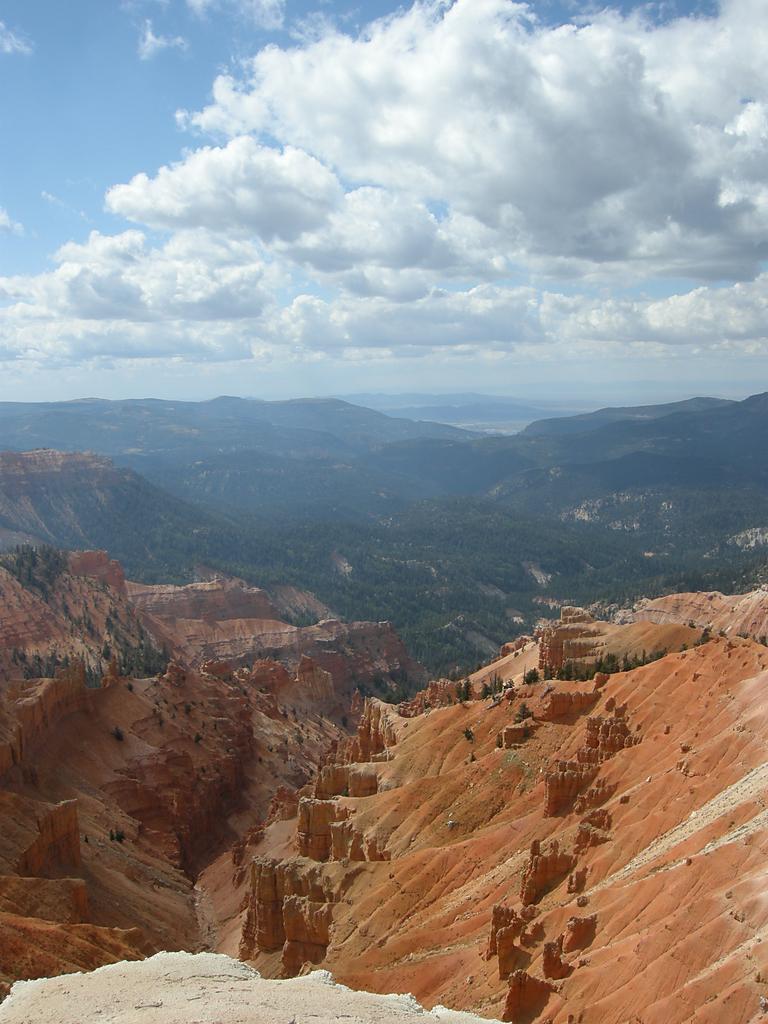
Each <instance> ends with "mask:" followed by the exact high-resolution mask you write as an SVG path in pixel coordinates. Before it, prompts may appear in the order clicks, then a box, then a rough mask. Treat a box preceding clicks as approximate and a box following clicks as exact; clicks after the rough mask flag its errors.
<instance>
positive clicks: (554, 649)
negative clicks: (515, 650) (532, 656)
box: [539, 606, 600, 676]
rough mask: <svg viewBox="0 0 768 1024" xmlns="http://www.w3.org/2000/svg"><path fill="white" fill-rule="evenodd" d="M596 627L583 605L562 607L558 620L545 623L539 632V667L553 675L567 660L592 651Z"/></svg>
mask: <svg viewBox="0 0 768 1024" xmlns="http://www.w3.org/2000/svg"><path fill="white" fill-rule="evenodd" d="M599 637H600V627H599V626H597V625H596V624H595V620H594V618H593V617H592V616H591V615H590V614H589V612H587V611H585V610H584V609H583V608H572V607H568V606H566V607H563V608H562V609H561V611H560V621H559V622H558V623H557V624H555V625H547V626H545V627H544V628H543V629H542V630H541V632H540V633H539V669H540V670H541V671H542V672H543V673H544V675H545V676H549V675H554V674H555V673H556V672H557V671H558V670H559V669H561V668H562V667H563V665H564V664H565V663H566V662H567V661H577V660H580V659H582V658H585V657H589V656H591V655H593V654H594V652H595V646H596V642H597V639H598V638H599Z"/></svg>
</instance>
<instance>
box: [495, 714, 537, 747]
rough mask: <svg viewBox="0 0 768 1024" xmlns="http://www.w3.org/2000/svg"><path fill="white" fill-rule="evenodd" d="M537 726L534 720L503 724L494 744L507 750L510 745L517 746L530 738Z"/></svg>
mask: <svg viewBox="0 0 768 1024" xmlns="http://www.w3.org/2000/svg"><path fill="white" fill-rule="evenodd" d="M536 728H537V724H536V722H534V721H532V720H531V721H527V722H520V723H519V724H517V725H505V726H504V728H503V729H502V730H501V731H500V732H499V733H498V735H497V736H496V746H497V747H503V748H504V749H505V750H509V749H510V748H511V747H519V746H520V745H521V744H523V743H525V741H526V740H528V739H530V737H531V736H532V735H533V733H534V732H535V730H536Z"/></svg>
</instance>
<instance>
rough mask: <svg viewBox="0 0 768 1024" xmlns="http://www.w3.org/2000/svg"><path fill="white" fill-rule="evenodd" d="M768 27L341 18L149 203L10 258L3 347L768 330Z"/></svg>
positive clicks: (318, 358) (398, 355)
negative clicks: (31, 265) (44, 259)
mask: <svg viewBox="0 0 768 1024" xmlns="http://www.w3.org/2000/svg"><path fill="white" fill-rule="evenodd" d="M225 2H228V0H188V3H189V6H190V7H193V8H194V9H195V10H196V12H197V13H198V14H200V15H204V14H206V13H207V12H210V11H213V10H214V9H218V8H220V7H222V8H223V4H224V3H225ZM232 2H234V0H232ZM243 6H244V5H243V4H241V5H240V8H241V13H243V11H242V8H243ZM269 6H270V5H266V6H265V5H256V6H255V7H254V5H250V10H251V13H254V11H255V12H256V14H259V12H260V11H261V12H263V11H264V10H267V9H268V8H269ZM271 7H272V8H273V10H274V12H277V11H278V8H279V13H280V16H281V17H282V4H279V5H276V4H273V5H271ZM274 17H275V18H276V17H277V13H275V14H274ZM150 28H151V26H150ZM152 35H153V38H157V37H154V33H153V34H152ZM767 49H768V18H766V16H765V10H764V3H763V2H758V0H726V2H724V3H723V5H722V7H721V9H720V12H719V13H718V15H717V16H715V17H709V18H704V17H700V18H687V19H682V20H677V21H670V22H667V23H665V24H661V25H658V24H652V23H650V22H646V21H644V20H643V19H642V16H641V15H640V14H635V15H632V16H631V17H628V18H622V17H621V16H619V15H618V14H616V13H611V12H609V11H608V12H603V13H600V14H598V15H595V16H594V17H593V18H592V19H591V20H590V21H584V22H583V23H580V24H579V26H578V27H577V26H575V25H564V26H559V27H550V26H545V25H543V24H542V23H540V22H538V21H537V20H536V18H535V17H534V15H533V14H532V11H531V8H529V7H527V6H526V5H524V4H519V3H510V2H508V0H455V2H450V0H424V2H421V3H417V4H415V5H414V6H412V7H411V8H410V9H407V10H400V11H398V12H396V13H395V14H393V15H391V16H389V17H387V18H385V19H382V20H380V21H377V22H375V23H373V24H371V25H369V26H368V27H367V28H366V29H365V30H364V31H363V32H362V33H360V34H359V35H356V36H348V35H344V34H342V33H340V32H338V31H337V30H336V29H334V28H331V27H329V26H328V25H327V23H323V22H317V25H316V31H315V32H314V34H313V33H307V34H305V35H302V36H299V37H297V39H296V40H295V42H294V44H293V45H291V46H290V47H286V48H281V47H278V46H270V47H267V48H266V49H263V50H262V51H260V52H259V53H258V54H257V55H256V57H254V58H253V60H252V61H250V62H249V63H247V64H246V65H244V66H243V67H244V68H245V70H244V71H243V72H242V74H241V76H240V77H235V76H234V75H233V74H229V75H222V76H219V78H217V80H216V82H215V84H214V89H213V98H212V102H211V104H210V105H209V106H208V107H206V108H205V109H204V110H202V111H200V112H199V113H197V114H191V115H183V116H182V117H181V119H180V120H181V123H182V125H185V126H187V127H190V128H192V129H194V130H195V131H198V132H209V133H212V134H213V135H214V136H216V138H215V140H214V141H213V142H211V143H210V144H208V145H202V144H201V143H200V142H198V144H197V146H198V148H195V149H192V150H190V151H188V152H186V153H184V154H182V156H181V157H180V159H179V160H178V162H176V163H174V164H170V165H168V166H164V167H161V168H160V169H159V170H158V171H156V172H153V173H143V174H138V175H136V176H135V177H134V178H133V179H132V180H130V181H128V182H126V183H123V184H117V185H115V186H114V187H113V188H111V189H110V190H109V192H108V193H107V196H106V206H107V209H108V210H109V211H110V212H111V213H113V214H115V215H117V216H119V217H122V218H125V219H126V220H128V221H130V222H132V223H133V224H134V225H136V227H134V228H131V229H129V230H125V231H122V232H120V233H118V234H115V235H113V236H108V235H104V234H100V233H98V232H94V233H93V234H92V235H91V236H90V237H89V239H88V240H87V241H86V242H84V243H68V244H67V245H64V246H62V247H61V248H60V250H59V251H58V253H57V254H56V257H55V264H56V265H55V267H54V268H53V269H52V270H50V271H49V272H48V273H45V274H39V275H37V276H17V277H7V278H0V353H11V354H12V355H11V356H9V357H8V358H20V359H22V358H23V359H34V358H37V357H39V355H40V353H41V352H44V353H45V358H46V359H51V360H54V361H55V360H57V359H58V360H63V361H71V362H77V361H78V360H80V361H88V360H92V359H104V358H106V357H107V356H108V355H109V354H110V353H112V354H114V355H115V357H116V358H121V359H153V358H164V359H182V360H183V359H189V360H191V361H199V362H205V361H221V360H240V359H259V360H269V359H274V360H275V361H280V360H284V361H287V360H296V361H299V362H301V361H304V362H307V363H308V364H312V365H314V364H315V363H322V362H323V361H325V360H328V361H334V360H337V361H339V362H343V361H344V360H355V361H363V360H365V359H367V358H375V359H376V360H378V361H379V362H380V363H382V364H383V363H385V362H388V363H390V364H392V365H393V366H394V365H397V364H398V362H399V360H401V359H408V360H411V362H412V361H413V360H414V359H418V358H428V357H429V356H430V354H434V355H435V358H436V359H439V360H443V359H449V360H450V359H456V360H462V359H463V360H467V361H470V360H472V359H476V360H491V361H493V360H506V359H518V360H527V361H530V362H533V363H535V362H536V361H540V360H543V361H547V360H549V361H561V362H565V361H567V360H571V359H581V360H583V365H584V366H585V367H587V366H589V365H592V366H594V365H596V363H597V362H598V361H599V360H601V359H602V358H603V357H604V356H605V354H606V353H610V354H611V355H615V356H617V357H621V356H624V357H631V358H638V359H650V358H652V357H654V358H655V357H659V358H672V357H674V356H675V354H676V353H678V352H681V353H682V352H684V353H686V355H687V357H689V358H690V359H691V360H692V361H693V360H694V359H695V358H697V357H698V355H699V353H707V354H713V358H714V357H715V356H718V355H722V354H723V353H727V355H728V357H730V356H734V357H735V356H740V355H744V354H748V355H754V354H756V353H757V354H759V353H766V354H768V326H767V325H768V274H767V273H765V271H764V263H765V261H767V260H768V64H767V63H766V62H765V60H764V56H763V55H764V53H765V52H766V50H767ZM49 201H53V198H50V199H49ZM5 217H6V219H7V221H8V222H9V223H10V218H9V217H8V215H7V214H6V215H5ZM142 225H146V226H147V227H149V228H151V229H152V230H153V231H159V232H161V233H162V237H161V240H160V241H158V242H155V241H150V240H149V238H148V235H147V234H145V231H144V230H143V229H142V228H141V226H142ZM2 226H3V220H2V215H0V228H1V227H2ZM5 227H6V230H8V225H7V224H6V226H5ZM665 277H666V278H670V279H672V282H673V283H667V284H663V285H659V283H658V279H662V280H663V278H665ZM689 278H693V279H694V280H696V283H697V284H701V287H691V290H689V291H686V285H685V283H684V282H685V280H686V279H689ZM643 279H646V280H648V281H649V282H651V283H650V284H649V285H648V292H649V297H627V296H626V293H625V292H616V291H614V290H613V289H614V288H615V285H616V284H617V283H618V284H621V285H622V286H623V285H626V284H627V283H629V282H632V283H633V284H635V283H636V282H637V281H638V280H643ZM654 279H655V280H654ZM680 279H682V283H681V280H680ZM566 280H567V281H568V284H567V286H566V285H565V284H563V283H562V282H563V281H566ZM724 280H725V281H727V280H730V281H736V282H737V283H734V284H730V285H728V286H725V287H721V286H719V285H720V284H721V283H722V281H724ZM713 282H715V283H713ZM670 291H675V292H679V294H674V295H671V296H669V297H665V298H658V297H654V296H658V295H660V294H668V293H669V292H670ZM638 353H640V354H639V355H638ZM14 354H15V355H14ZM708 357H709V356H708ZM586 372H588V371H586Z"/></svg>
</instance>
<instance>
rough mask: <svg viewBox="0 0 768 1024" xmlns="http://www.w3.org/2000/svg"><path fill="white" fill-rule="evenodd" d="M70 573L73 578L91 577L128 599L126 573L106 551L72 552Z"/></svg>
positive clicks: (69, 558)
mask: <svg viewBox="0 0 768 1024" xmlns="http://www.w3.org/2000/svg"><path fill="white" fill-rule="evenodd" d="M68 562H69V571H70V572H71V573H72V575H73V576H89V577H90V578H91V579H94V580H99V581H100V582H101V583H105V584H106V585H107V586H108V587H110V588H111V589H112V590H114V591H115V593H116V594H120V596H121V597H127V596H128V591H127V588H126V585H125V573H124V572H123V567H122V565H121V564H120V563H119V562H116V561H115V560H114V559H112V558H110V557H109V555H108V554H107V552H106V551H72V552H70V554H69V555H68Z"/></svg>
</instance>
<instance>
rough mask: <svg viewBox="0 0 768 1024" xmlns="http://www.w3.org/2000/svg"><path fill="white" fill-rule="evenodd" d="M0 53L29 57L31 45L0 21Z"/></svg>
mask: <svg viewBox="0 0 768 1024" xmlns="http://www.w3.org/2000/svg"><path fill="white" fill-rule="evenodd" d="M0 53H21V54H24V55H25V56H29V54H30V53H32V44H31V43H30V42H29V40H27V39H24V38H23V37H22V36H20V35H18V34H17V33H16V32H12V31H11V29H9V28H8V26H7V25H6V24H5V22H4V21H0Z"/></svg>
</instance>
